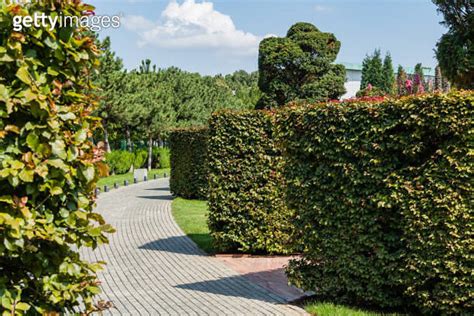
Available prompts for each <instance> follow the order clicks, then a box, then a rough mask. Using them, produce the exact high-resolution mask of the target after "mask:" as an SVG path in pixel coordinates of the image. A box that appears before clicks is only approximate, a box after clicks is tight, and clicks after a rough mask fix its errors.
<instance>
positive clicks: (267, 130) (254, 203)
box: [209, 111, 294, 254]
mask: <svg viewBox="0 0 474 316" xmlns="http://www.w3.org/2000/svg"><path fill="white" fill-rule="evenodd" d="M281 163H282V157H281V154H280V150H279V149H278V148H277V147H276V143H275V140H274V121H273V115H272V114H271V113H270V112H265V111H245V112H232V111H225V112H220V113H216V114H214V115H213V116H212V117H211V121H210V131H209V228H210V230H211V234H212V236H213V239H214V242H215V246H216V249H218V251H223V252H229V251H235V250H238V251H242V252H247V253H273V254H276V253H279V254H286V253H291V252H293V251H294V248H293V244H292V241H293V235H294V230H293V227H294V226H293V224H292V219H293V214H294V213H293V212H291V211H290V210H289V209H288V208H287V207H286V205H285V201H284V196H283V190H284V187H285V185H284V179H283V178H282V176H281Z"/></svg>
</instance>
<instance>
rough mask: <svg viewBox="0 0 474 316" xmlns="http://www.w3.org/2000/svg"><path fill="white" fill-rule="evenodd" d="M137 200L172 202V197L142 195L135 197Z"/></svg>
mask: <svg viewBox="0 0 474 316" xmlns="http://www.w3.org/2000/svg"><path fill="white" fill-rule="evenodd" d="M137 198H139V199H147V200H160V201H173V196H171V195H155V196H152V195H142V196H137Z"/></svg>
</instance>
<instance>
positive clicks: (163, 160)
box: [153, 147, 170, 168]
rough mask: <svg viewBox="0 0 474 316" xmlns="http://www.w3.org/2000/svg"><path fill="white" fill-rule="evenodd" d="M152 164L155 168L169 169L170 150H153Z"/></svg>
mask: <svg viewBox="0 0 474 316" xmlns="http://www.w3.org/2000/svg"><path fill="white" fill-rule="evenodd" d="M153 163H154V164H155V168H169V167H170V149H169V148H167V147H160V148H153Z"/></svg>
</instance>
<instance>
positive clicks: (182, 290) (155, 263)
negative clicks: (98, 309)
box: [83, 179, 304, 315]
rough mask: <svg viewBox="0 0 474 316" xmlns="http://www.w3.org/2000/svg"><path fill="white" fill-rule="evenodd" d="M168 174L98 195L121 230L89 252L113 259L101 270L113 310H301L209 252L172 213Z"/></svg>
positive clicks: (282, 312)
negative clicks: (195, 241) (251, 280)
mask: <svg viewBox="0 0 474 316" xmlns="http://www.w3.org/2000/svg"><path fill="white" fill-rule="evenodd" d="M171 200H172V197H171V195H170V193H169V190H168V180H167V179H161V180H156V181H149V182H146V183H141V184H137V185H133V186H129V187H126V188H120V189H117V190H114V191H112V192H109V193H105V194H102V195H100V197H99V200H98V209H97V211H98V212H99V213H101V214H103V215H104V217H105V218H106V220H107V221H108V222H109V223H111V224H112V225H114V226H115V227H116V228H117V233H115V234H113V235H112V236H111V237H110V244H109V245H104V246H101V247H99V248H98V249H96V250H95V251H94V252H92V251H84V252H83V255H84V257H85V258H86V259H88V260H91V261H97V260H105V261H107V262H108V264H107V266H106V270H105V272H103V273H101V274H100V279H101V281H102V287H103V291H104V293H103V294H102V297H101V298H102V299H105V300H108V301H111V302H112V303H113V304H114V305H115V309H112V310H110V312H111V313H112V314H113V315H303V314H304V312H303V310H301V309H299V308H297V307H294V306H290V305H286V304H285V302H284V299H283V298H281V297H279V296H277V295H274V294H272V293H270V292H269V291H268V290H266V289H264V288H263V287H260V286H258V285H256V284H254V283H252V282H250V281H249V280H248V279H247V278H245V277H242V276H241V275H239V274H238V273H236V272H234V271H233V270H231V269H230V268H228V267H227V266H226V265H225V264H224V263H222V262H220V261H219V260H217V259H215V258H213V257H210V256H206V255H205V254H204V253H203V252H202V251H201V250H200V249H199V248H198V247H197V246H196V245H195V244H194V243H193V242H192V241H191V240H190V239H189V238H187V237H186V236H185V235H184V234H183V232H182V231H181V229H180V228H179V227H178V226H177V225H176V223H175V222H174V220H173V217H172V215H171V208H170V206H171Z"/></svg>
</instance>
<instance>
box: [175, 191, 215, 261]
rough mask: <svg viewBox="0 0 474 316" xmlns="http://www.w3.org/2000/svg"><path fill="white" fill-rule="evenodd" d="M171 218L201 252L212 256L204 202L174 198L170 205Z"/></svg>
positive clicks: (206, 208)
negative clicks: (172, 217)
mask: <svg viewBox="0 0 474 316" xmlns="http://www.w3.org/2000/svg"><path fill="white" fill-rule="evenodd" d="M171 208H172V211H173V216H174V219H175V220H176V222H177V223H178V225H179V227H181V229H182V230H183V231H184V232H185V233H186V235H188V237H189V238H191V239H192V240H193V241H194V242H195V243H196V244H197V245H198V246H199V248H201V249H202V250H204V251H205V252H207V253H209V254H212V253H214V250H213V247H212V237H211V236H210V235H209V228H208V227H207V214H208V212H209V211H208V207H207V202H206V201H197V200H186V199H182V198H176V199H174V200H173V203H172V204H171Z"/></svg>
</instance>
